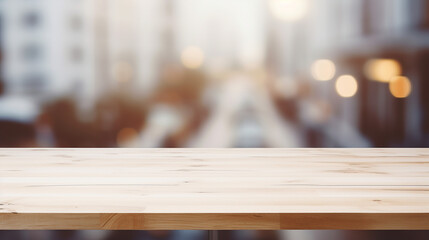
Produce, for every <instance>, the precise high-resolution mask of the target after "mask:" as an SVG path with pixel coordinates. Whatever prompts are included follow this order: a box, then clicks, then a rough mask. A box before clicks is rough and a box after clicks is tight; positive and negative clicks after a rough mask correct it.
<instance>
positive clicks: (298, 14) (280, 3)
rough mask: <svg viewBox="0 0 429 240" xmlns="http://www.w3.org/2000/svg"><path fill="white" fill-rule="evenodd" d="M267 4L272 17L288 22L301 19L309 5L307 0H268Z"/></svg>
mask: <svg viewBox="0 0 429 240" xmlns="http://www.w3.org/2000/svg"><path fill="white" fill-rule="evenodd" d="M269 5H270V10H271V12H272V14H273V15H274V17H276V18H277V19H280V20H283V21H290V22H292V21H297V20H299V19H302V18H303V17H304V16H305V15H306V14H307V11H308V7H309V4H308V1H307V0H270V2H269Z"/></svg>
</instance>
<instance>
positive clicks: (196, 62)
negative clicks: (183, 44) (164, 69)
mask: <svg viewBox="0 0 429 240" xmlns="http://www.w3.org/2000/svg"><path fill="white" fill-rule="evenodd" d="M181 60H182V64H183V66H185V67H186V68H189V69H198V68H200V67H201V66H202V65H203V63H204V52H203V51H202V50H201V49H200V48H199V47H195V46H191V47H187V48H186V49H185V50H183V52H182V56H181Z"/></svg>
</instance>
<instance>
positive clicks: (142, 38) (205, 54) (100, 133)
mask: <svg viewBox="0 0 429 240" xmlns="http://www.w3.org/2000/svg"><path fill="white" fill-rule="evenodd" d="M427 146H429V0H233V1H228V0H180V1H179V0H176V1H175V0H0V147H427ZM221 236H222V239H223V240H235V239H246V240H247V239H249V240H253V239H261V240H262V239H265V240H268V239H307V240H313V239H389V240H391V239H404V238H406V239H427V237H428V233H427V232H413V233H411V232H401V233H399V232H395V233H392V232H390V233H386V232H341V231H313V232H301V231H287V232H273V231H238V232H223V233H222V234H221ZM205 238H206V233H205V232H203V231H174V232H165V231H152V232H108V231H102V232H100V231H93V232H91V231H78V232H76V231H62V232H61V231H60V232H54V231H37V232H27V231H23V232H8V231H6V232H0V239H97V240H98V239H109V240H113V239H179V240H192V239H196V240H197V239H198V240H199V239H205Z"/></svg>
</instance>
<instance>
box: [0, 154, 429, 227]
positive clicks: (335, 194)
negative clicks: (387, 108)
mask: <svg viewBox="0 0 429 240" xmlns="http://www.w3.org/2000/svg"><path fill="white" fill-rule="evenodd" d="M0 229H169V230H176V229H218V230H221V229H260V230H263V229H429V149H0Z"/></svg>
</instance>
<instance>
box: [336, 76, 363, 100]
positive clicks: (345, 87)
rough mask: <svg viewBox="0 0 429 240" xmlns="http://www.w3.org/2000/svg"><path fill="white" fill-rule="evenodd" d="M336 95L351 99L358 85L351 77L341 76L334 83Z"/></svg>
mask: <svg viewBox="0 0 429 240" xmlns="http://www.w3.org/2000/svg"><path fill="white" fill-rule="evenodd" d="M335 89H336V90H337V93H338V95H340V96H341V97H344V98H349V97H353V96H354V95H355V94H356V92H357V90H358V83H357V81H356V79H355V78H354V77H353V76H351V75H342V76H340V77H339V78H338V79H337V82H336V83H335Z"/></svg>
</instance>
